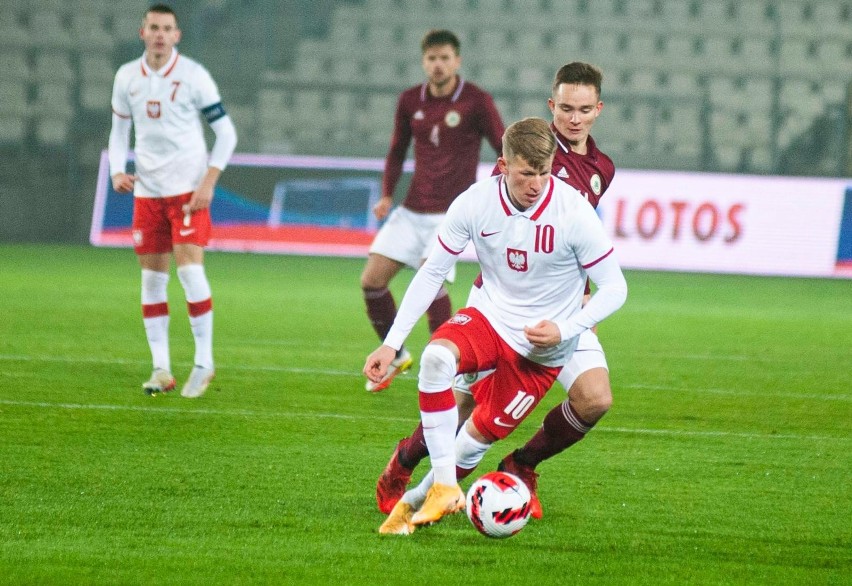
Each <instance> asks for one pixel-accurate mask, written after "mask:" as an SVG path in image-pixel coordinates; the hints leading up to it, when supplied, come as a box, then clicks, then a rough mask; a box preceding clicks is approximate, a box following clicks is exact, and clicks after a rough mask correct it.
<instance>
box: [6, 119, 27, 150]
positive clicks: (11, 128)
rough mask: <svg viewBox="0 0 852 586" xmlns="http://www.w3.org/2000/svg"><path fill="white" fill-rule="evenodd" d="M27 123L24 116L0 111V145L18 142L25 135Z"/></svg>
mask: <svg viewBox="0 0 852 586" xmlns="http://www.w3.org/2000/svg"><path fill="white" fill-rule="evenodd" d="M26 131H27V123H26V120H25V119H24V118H21V117H19V116H10V115H8V114H4V113H2V112H0V145H3V146H11V145H17V144H20V143H21V142H22V141H23V140H24V137H25V136H26Z"/></svg>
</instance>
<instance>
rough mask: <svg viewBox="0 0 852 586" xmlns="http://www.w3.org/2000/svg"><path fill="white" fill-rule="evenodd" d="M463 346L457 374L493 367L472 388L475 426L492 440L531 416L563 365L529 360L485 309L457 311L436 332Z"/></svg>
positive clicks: (504, 435)
mask: <svg viewBox="0 0 852 586" xmlns="http://www.w3.org/2000/svg"><path fill="white" fill-rule="evenodd" d="M439 338H440V339H445V340H449V341H451V342H453V343H454V344H455V345H456V346H457V347H458V349H459V353H460V354H461V359H460V361H459V373H466V372H478V371H481V370H489V369H492V368H493V369H495V372H494V374H492V375H491V376H488V377H486V378H484V379H483V380H481V381H479V382H477V383H476V384H474V385H473V387H471V393H472V394H473V399H474V401H475V402H476V407H475V408H474V410H473V415H472V417H473V424H474V425H475V426H476V429H477V430H478V431H479V432H480V433H481V434H482V435H484V436H485V437H486V438H488V439H489V440H490V441H492V442H494V441H497V440H500V439H503V438H505V437H506V436H508V435H509V434H510V433H512V431H514V430H515V428H516V427H517V426H518V425H520V423H521V422H522V421H523V420H524V419H525V418H526V417H527V415H529V414H530V413H531V412H532V410H533V409H535V406H536V405H538V403H539V401H541V399H542V397H544V395H545V394H546V393H547V391H548V390H549V389H550V387H551V386H552V385H553V382H554V381H555V380H556V377H557V375H558V374H559V371H560V370H561V367H559V366H543V365H541V364H537V363H535V362H533V361H531V360H527V359H526V358H524V357H523V356H521V355H520V354H518V353H517V352H515V350H513V349H512V348H511V347H510V346H509V345H508V344H507V343H506V342H504V341H503V339H502V338H501V337H500V336H498V335H497V332H495V331H494V328H493V327H491V324H490V323H489V321H488V320H487V319H486V318H485V316H484V315H482V313H480V312H479V311H478V310H476V309H473V308H470V307H468V308H465V309H462V310H459V312H458V313H456V315H454V316H453V317H452V319H450V320H449V321H447V322H445V323H444V324H443V325H441V327H439V328H438V329H437V330H435V333H434V334H432V339H433V340H434V339H439Z"/></svg>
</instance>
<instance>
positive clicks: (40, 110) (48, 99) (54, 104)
mask: <svg viewBox="0 0 852 586" xmlns="http://www.w3.org/2000/svg"><path fill="white" fill-rule="evenodd" d="M37 90H38V91H37V93H36V102H35V104H33V114H34V115H35V116H37V117H38V116H52V117H54V118H62V119H68V118H71V116H72V115H73V113H74V103H73V96H72V92H71V86H70V85H69V84H68V83H67V82H62V81H59V82H51V81H45V82H43V83H41V84H39V86H38V88H37Z"/></svg>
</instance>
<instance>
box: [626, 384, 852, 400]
mask: <svg viewBox="0 0 852 586" xmlns="http://www.w3.org/2000/svg"><path fill="white" fill-rule="evenodd" d="M620 386H621V387H622V388H625V389H635V390H637V391H672V392H676V393H707V394H711V395H732V396H734V397H754V396H761V397H764V396H767V395H766V393H755V392H752V391H742V390H739V389H713V388H694V389H691V388H687V387H671V386H667V385H643V384H641V383H637V384H626V385H620ZM615 389H616V392H617V390H618V386H616V387H615ZM771 396H772V397H777V398H784V399H813V400H817V401H852V395H829V394H803V393H776V392H773V393H772V395H771Z"/></svg>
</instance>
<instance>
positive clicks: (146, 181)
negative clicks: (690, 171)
mask: <svg viewBox="0 0 852 586" xmlns="http://www.w3.org/2000/svg"><path fill="white" fill-rule="evenodd" d="M180 35H181V33H180V29H179V28H178V22H177V16H176V15H175V13H174V12H173V11H172V9H171V8H170V7H168V6H166V5H164V4H156V5H154V6H151V7H150V8H149V9H148V10H147V11H146V12H145V16H144V18H143V20H142V28H141V29H140V32H139V36H140V38H141V39H142V41H143V43H144V44H145V52H144V54H143V55H142V57H141V58H139V59H135V60H133V61H131V62H129V63H125V64H124V65H122V66H121V67H120V68H119V70H118V72H117V73H116V75H115V83H114V86H113V93H112V110H113V115H112V130H111V132H110V137H109V163H110V175H111V176H112V185H113V188H114V189H115V190H116V191H117V192H119V193H130V192H133V195H134V204H133V244H134V250H135V252H136V254H137V256H138V258H139V263H140V265H141V267H142V317H143V322H144V325H145V333H146V335H147V338H148V345H149V347H150V349H151V356H152V359H153V366H154V369H153V372H152V373H151V378H150V379H149V380H148V381H147V382H145V383H143V385H142V388H143V389H144V390H145V392H146V393H148V394H150V395H154V394H157V393H164V392H168V391H170V390H172V389H174V388H175V386H176V381H175V378H174V376H172V369H171V358H170V354H169V332H168V328H169V308H168V302H167V301H168V295H167V285H168V282H169V271H170V263H171V255H172V254H173V255H174V258H175V264H176V265H177V275H178V279H179V280H180V283H181V285H182V286H183V289H184V292H185V294H186V302H187V306H188V309H189V322H190V327H191V329H192V335H193V337H194V339H195V365H194V366H193V368H192V371H191V372H190V374H189V377H188V379H187V381H186V384H185V385H184V386H183V389H182V390H181V395H183V396H184V397H189V398H194V397H200V396H201V395H202V394H203V393H204V391H205V390H206V389H207V386H208V385H209V384H210V381H211V380H212V379H213V375H214V364H213V302H212V296H211V292H210V284H209V282H208V280H207V276H206V274H205V271H204V246H206V245H207V243H208V241H209V239H210V231H211V220H210V203H211V201H212V199H213V190H214V188H215V186H216V182H217V181H218V179H219V175H220V174H221V173H222V171H223V170H224V169H225V167H226V165H227V163H228V160H229V159H230V157H231V154H233V152H234V148H235V147H236V144H237V133H236V130H235V128H234V124H233V122H231V119H230V117H229V116H228V115H227V113H226V112H225V109H224V107H223V106H222V100H221V98H220V97H219V90H218V88H217V87H216V83H215V82H214V81H213V78H212V77H211V76H210V73H208V71H207V70H206V69H205V68H204V67H203V66H202V65H201V64H199V63H197V62H195V61H193V60H192V59H189V58H188V57H185V56H184V55H180V54H179V53H178V51H177V49H176V48H175V46H176V45H177V43H178V41H179V40H180ZM201 117H204V118H205V120H206V121H207V123H208V124H209V125H210V127H211V128H212V129H213V132H214V133H215V134H216V141H215V144H214V145H213V150H212V152H211V154H210V156H209V158H208V155H207V146H206V144H205V141H204V132H203V127H202V125H201ZM131 126H132V127H133V128H134V130H135V145H134V152H135V154H136V172H135V173H134V174H132V175H131V174H128V173H127V171H126V167H127V158H128V151H129V148H130V129H131Z"/></svg>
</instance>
